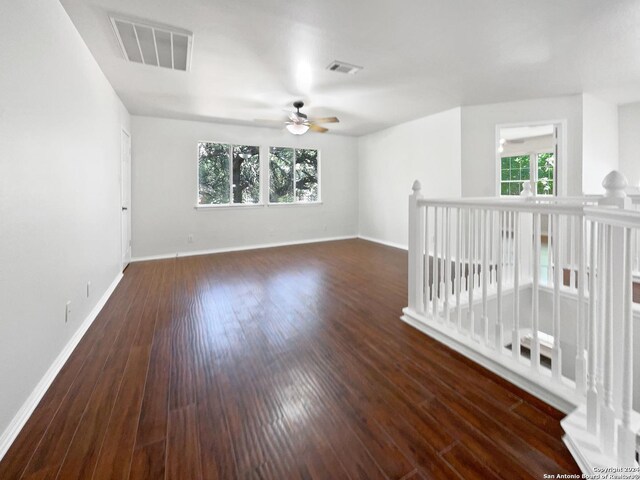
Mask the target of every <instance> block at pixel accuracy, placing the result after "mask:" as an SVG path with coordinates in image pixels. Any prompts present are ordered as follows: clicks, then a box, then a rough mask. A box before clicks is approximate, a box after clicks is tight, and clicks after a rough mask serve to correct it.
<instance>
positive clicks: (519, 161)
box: [500, 155, 531, 195]
mask: <svg viewBox="0 0 640 480" xmlns="http://www.w3.org/2000/svg"><path fill="white" fill-rule="evenodd" d="M501 164H502V172H501V176H500V194H501V195H520V191H521V190H522V182H523V181H524V180H529V178H531V177H530V165H529V155H520V156H517V157H503V158H502V159H501Z"/></svg>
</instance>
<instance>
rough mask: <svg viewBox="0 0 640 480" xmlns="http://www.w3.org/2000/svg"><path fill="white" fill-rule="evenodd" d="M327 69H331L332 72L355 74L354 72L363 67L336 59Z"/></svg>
mask: <svg viewBox="0 0 640 480" xmlns="http://www.w3.org/2000/svg"><path fill="white" fill-rule="evenodd" d="M327 70H331V71H332V72H339V73H348V74H349V75H353V74H354V73H358V72H359V71H360V70H362V67H359V66H357V65H352V64H350V63H346V62H339V61H338V60H335V61H333V62H331V63H330V64H329V66H328V67H327Z"/></svg>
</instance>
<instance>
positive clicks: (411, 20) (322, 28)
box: [61, 0, 640, 135]
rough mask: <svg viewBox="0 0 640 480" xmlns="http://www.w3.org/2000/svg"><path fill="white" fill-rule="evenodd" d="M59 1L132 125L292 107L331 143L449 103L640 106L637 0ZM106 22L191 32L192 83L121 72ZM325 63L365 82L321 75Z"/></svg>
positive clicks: (136, 69)
mask: <svg viewBox="0 0 640 480" xmlns="http://www.w3.org/2000/svg"><path fill="white" fill-rule="evenodd" d="M61 3H62V4H63V6H64V7H65V9H66V10H67V12H68V13H69V15H70V17H71V19H72V20H73V22H74V23H75V25H76V26H77V28H78V30H79V32H80V34H81V35H82V37H83V38H84V40H85V41H86V43H87V44H88V46H89V48H90V49H91V51H92V53H93V55H94V56H95V57H96V59H97V61H98V63H99V64H100V66H101V67H102V69H103V70H104V72H105V74H106V76H107V78H108V79H109V81H110V82H111V83H112V84H113V86H114V88H115V90H116V91H117V92H118V94H119V95H120V98H121V99H122V100H123V102H124V103H125V105H126V106H127V108H128V109H129V111H130V112H131V113H132V114H138V115H153V116H163V117H174V118H188V119H199V120H211V121H216V120H223V121H226V122H240V123H244V122H251V121H252V120H253V119H255V118H278V117H279V116H280V115H281V113H282V112H281V110H282V109H283V108H285V107H287V106H288V105H289V104H290V103H291V102H293V101H294V100H296V99H298V98H302V99H304V100H305V102H306V103H307V104H308V108H306V112H307V113H309V114H311V115H314V116H326V115H337V116H338V117H340V120H341V123H340V124H338V125H331V128H332V131H334V132H337V133H344V134H348V135H361V134H365V133H369V132H373V131H377V130H380V129H382V128H384V127H387V126H391V125H395V124H398V123H401V122H403V121H406V120H410V119H413V118H418V117H421V116H424V115H427V114H430V113H435V112H438V111H442V110H445V109H448V108H452V107H455V106H458V105H473V104H482V103H492V102H499V101H511V100H517V99H526V98H536V97H546V96H555V95H564V94H573V93H580V92H583V91H588V92H591V93H602V94H604V95H605V96H606V98H608V99H610V100H612V101H615V102H619V103H625V102H630V101H637V100H640V1H638V0H633V1H632V0H560V1H559V0H535V1H534V0H400V1H392V0H348V1H346V0H323V1H319V0H268V1H267V0H180V1H177V0H135V1H131V0H61ZM109 12H112V13H118V14H122V15H128V16H134V17H139V18H143V19H148V20H150V21H153V22H158V23H162V24H167V25H171V26H175V27H180V28H183V29H187V30H190V31H192V32H193V33H194V44H193V58H192V62H193V63H192V69H191V71H190V72H187V73H185V72H178V71H171V70H167V69H160V68H157V67H151V66H145V65H139V64H132V63H127V62H126V61H125V60H124V58H123V55H122V53H121V51H120V49H119V46H118V43H117V41H116V38H115V36H114V33H113V30H112V27H111V25H110V23H109V18H108V13H109ZM336 59H337V60H342V61H345V62H349V63H353V64H356V65H362V66H363V67H364V70H362V71H361V72H360V73H358V74H356V75H353V76H351V75H344V74H339V73H334V72H329V71H326V70H325V67H326V66H327V65H328V64H329V62H331V61H332V60H336ZM305 70H306V71H307V72H308V73H310V84H307V85H305V83H309V82H308V81H305V80H304V78H302V79H300V78H297V77H301V75H298V74H297V73H298V72H303V71H305ZM304 76H305V75H302V77H304ZM307 76H309V75H307Z"/></svg>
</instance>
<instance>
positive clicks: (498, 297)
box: [495, 211, 504, 352]
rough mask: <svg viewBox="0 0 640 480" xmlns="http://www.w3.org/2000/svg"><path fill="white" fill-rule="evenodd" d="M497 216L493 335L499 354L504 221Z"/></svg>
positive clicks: (500, 346)
mask: <svg viewBox="0 0 640 480" xmlns="http://www.w3.org/2000/svg"><path fill="white" fill-rule="evenodd" d="M497 215H498V235H497V238H498V254H497V256H496V258H497V262H496V263H498V265H497V270H496V291H497V294H496V307H497V312H496V333H495V342H496V350H498V351H499V352H502V349H503V347H504V340H503V335H504V333H503V329H502V266H503V258H502V250H503V240H504V234H503V224H504V222H503V220H504V214H503V212H501V211H498V212H497Z"/></svg>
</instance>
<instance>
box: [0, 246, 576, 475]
mask: <svg viewBox="0 0 640 480" xmlns="http://www.w3.org/2000/svg"><path fill="white" fill-rule="evenodd" d="M406 262H407V255H406V252H404V251H401V250H397V249H393V248H389V247H384V246H381V245H377V244H374V243H370V242H366V241H363V240H346V241H339V242H327V243H317V244H309V245H300V246H291V247H282V248H272V249H265V250H255V251H246V252H237V253H225V254H218V255H207V256H196V257H185V258H178V259H171V260H161V261H154V262H144V263H134V264H132V265H131V266H130V267H129V268H128V269H127V270H126V272H125V276H124V279H123V280H122V282H121V283H120V285H119V286H118V288H117V289H116V291H115V293H114V294H113V296H112V297H111V299H110V300H109V302H108V303H107V305H106V306H105V308H104V309H103V311H102V312H101V313H100V315H99V317H98V318H97V319H96V321H95V322H94V324H93V325H92V327H91V328H90V329H89V331H88V332H87V334H86V335H85V337H84V338H83V339H82V341H81V343H80V344H79V346H78V348H77V349H76V350H75V351H74V353H73V354H72V356H71V358H70V359H69V361H68V362H67V364H66V365H65V366H64V368H63V370H62V371H61V372H60V374H59V375H58V377H57V378H56V380H55V381H54V383H53V385H52V386H51V388H50V389H49V391H48V392H47V393H46V395H45V397H44V398H43V400H42V402H41V403H40V405H39V406H38V408H37V409H36V411H35V412H34V414H33V415H32V416H31V418H30V419H29V421H28V423H27V425H26V426H25V428H24V429H23V431H22V432H21V433H20V435H19V436H18V438H17V439H16V441H15V442H14V444H13V446H12V447H11V449H10V451H9V452H8V453H7V455H6V456H5V458H4V459H3V460H2V462H0V479H3V480H13V479H16V480H17V479H36V478H37V479H55V478H59V479H103V478H104V479H106V478H112V479H126V478H135V479H138V478H145V479H146V478H148V479H170V480H178V479H189V480H193V479H218V478H240V479H244V478H271V479H311V478H312V479H342V478H344V479H455V478H479V479H497V478H504V479H532V478H537V479H539V478H543V475H544V474H545V473H549V474H551V473H578V472H579V470H578V467H577V466H576V464H575V463H574V461H573V459H572V458H571V456H570V454H569V453H568V451H567V449H566V448H565V446H564V445H563V443H562V441H561V435H562V430H561V429H560V425H559V421H560V419H561V418H562V416H563V415H562V414H561V413H560V412H558V411H556V410H554V409H553V408H551V407H549V406H548V405H546V404H544V403H542V402H541V401H539V400H537V399H535V398H534V397H532V396H530V395H528V394H526V393H525V392H523V391H520V390H518V389H517V388H515V387H513V386H512V385H510V384H508V383H507V382H505V381H503V380H501V379H500V378H498V377H496V376H495V375H493V374H491V373H490V372H488V371H486V370H484V369H482V368H481V367H479V366H477V365H475V364H473V363H472V362H470V361H468V360H466V359H465V358H463V357H462V356H460V355H458V354H457V353H455V352H453V351H451V350H449V349H448V348H446V347H445V346H443V345H441V344H439V343H437V342H435V341H434V340H431V339H429V338H428V337H427V336H425V335H423V334H421V333H419V332H418V331H416V330H414V329H412V328H411V327H409V326H407V325H406V324H404V323H403V322H401V321H400V320H399V316H400V314H401V309H402V307H403V306H405V304H406V289H407V285H406V278H407V271H406Z"/></svg>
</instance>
